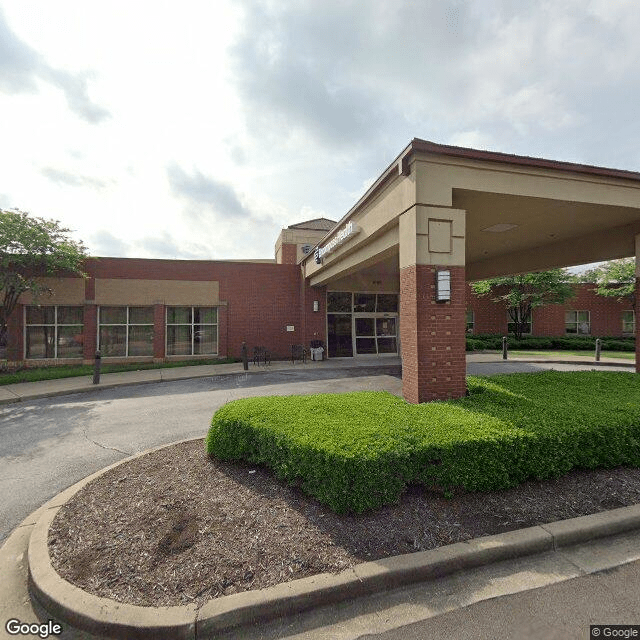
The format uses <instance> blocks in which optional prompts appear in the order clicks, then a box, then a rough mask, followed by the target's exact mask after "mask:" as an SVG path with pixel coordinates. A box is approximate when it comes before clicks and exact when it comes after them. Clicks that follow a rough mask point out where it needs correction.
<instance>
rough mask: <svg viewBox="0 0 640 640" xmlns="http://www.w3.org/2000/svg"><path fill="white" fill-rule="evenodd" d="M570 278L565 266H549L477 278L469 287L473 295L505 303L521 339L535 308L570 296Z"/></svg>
mask: <svg viewBox="0 0 640 640" xmlns="http://www.w3.org/2000/svg"><path fill="white" fill-rule="evenodd" d="M570 280H571V277H570V274H569V273H568V272H567V271H566V270H565V269H551V270H550V271H539V272H535V273H524V274H521V275H516V276H501V277H499V278H491V279H489V280H481V281H480V282H474V283H473V284H472V285H471V286H472V288H473V291H474V292H475V294H476V295H479V296H487V295H490V296H491V299H492V300H493V301H494V302H504V303H506V305H507V311H508V313H509V318H511V321H512V322H513V324H514V325H515V331H514V333H515V336H516V338H521V337H522V334H523V332H524V329H525V326H526V325H527V324H528V323H529V322H531V312H532V310H533V309H534V308H535V307H542V306H545V305H548V304H563V303H564V302H566V301H567V300H568V299H569V298H571V297H573V295H574V290H573V287H572V286H571V284H570Z"/></svg>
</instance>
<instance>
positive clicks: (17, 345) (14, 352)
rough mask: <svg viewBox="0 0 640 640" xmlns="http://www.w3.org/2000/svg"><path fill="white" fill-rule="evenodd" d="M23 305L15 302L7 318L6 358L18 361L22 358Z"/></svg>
mask: <svg viewBox="0 0 640 640" xmlns="http://www.w3.org/2000/svg"><path fill="white" fill-rule="evenodd" d="M23 336H24V305H23V304H17V305H16V308H15V309H14V311H13V313H12V314H11V315H10V316H9V317H8V318H7V354H6V355H7V360H8V361H9V362H20V361H21V360H23V359H24V340H23Z"/></svg>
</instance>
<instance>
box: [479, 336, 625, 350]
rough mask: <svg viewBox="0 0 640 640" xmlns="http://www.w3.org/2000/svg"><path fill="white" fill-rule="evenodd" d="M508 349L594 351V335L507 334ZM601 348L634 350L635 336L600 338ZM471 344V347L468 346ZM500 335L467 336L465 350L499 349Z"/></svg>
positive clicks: (500, 344) (500, 346)
mask: <svg viewBox="0 0 640 640" xmlns="http://www.w3.org/2000/svg"><path fill="white" fill-rule="evenodd" d="M507 338H508V345H509V349H520V350H525V349H533V350H537V349H565V350H568V351H595V348H596V337H595V336H522V338H520V339H516V338H514V337H513V336H512V335H509V336H507ZM601 340H602V349H603V350H609V351H635V349H636V341H635V338H601ZM470 345H471V347H470ZM500 349H502V336H497V335H489V334H487V335H482V334H480V335H473V336H469V337H467V351H479V350H487V351H492V350H500Z"/></svg>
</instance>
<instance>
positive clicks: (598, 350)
mask: <svg viewBox="0 0 640 640" xmlns="http://www.w3.org/2000/svg"><path fill="white" fill-rule="evenodd" d="M601 348H602V340H600V338H596V362H600V349H601Z"/></svg>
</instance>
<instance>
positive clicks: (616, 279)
mask: <svg viewBox="0 0 640 640" xmlns="http://www.w3.org/2000/svg"><path fill="white" fill-rule="evenodd" d="M579 281H580V282H595V283H596V288H595V289H594V291H595V292H596V293H597V294H598V295H600V296H606V297H608V298H618V300H620V301H628V302H629V303H630V304H632V305H633V306H634V307H635V302H636V261H635V258H622V259H621V260H609V261H608V262H605V263H604V264H603V265H600V266H599V267H596V268H595V269H590V270H589V271H586V272H585V273H583V274H581V275H580V277H579Z"/></svg>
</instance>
